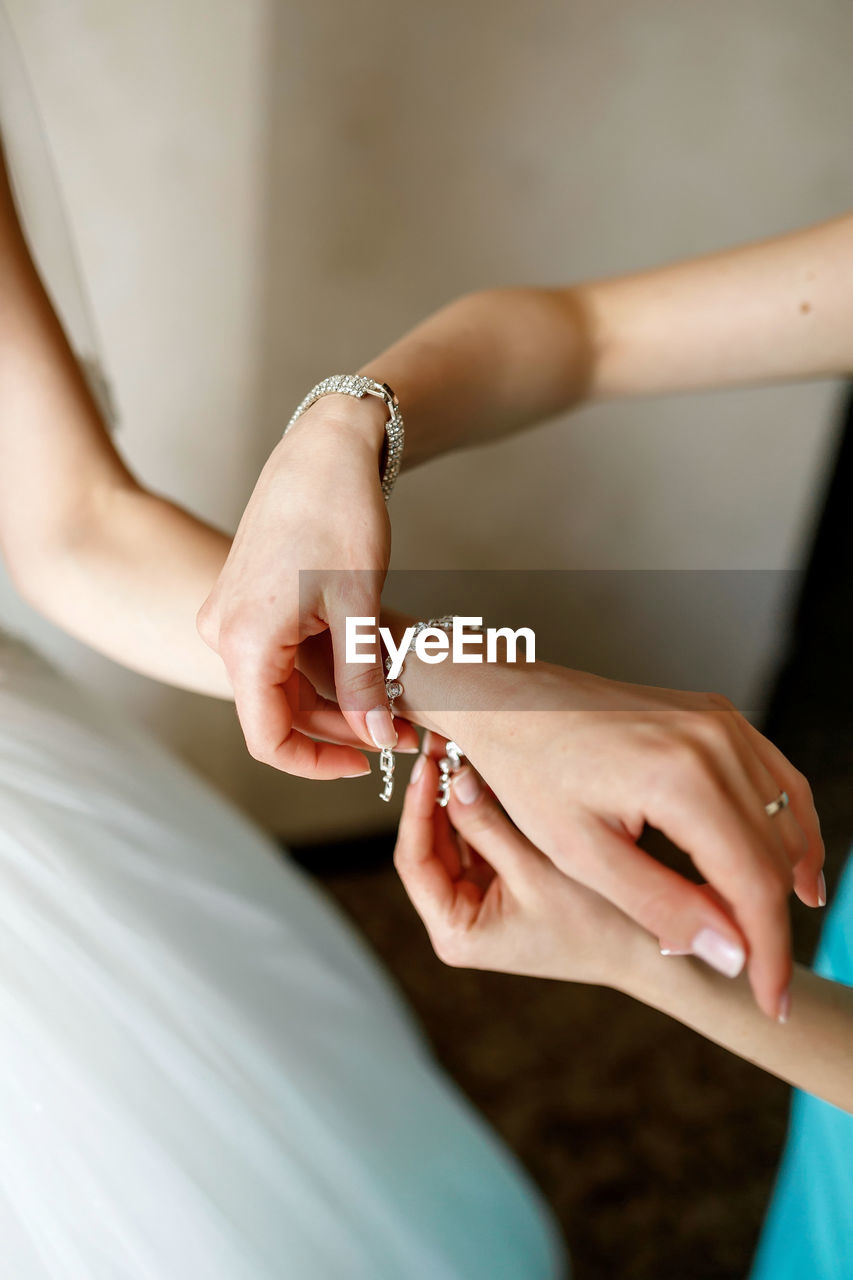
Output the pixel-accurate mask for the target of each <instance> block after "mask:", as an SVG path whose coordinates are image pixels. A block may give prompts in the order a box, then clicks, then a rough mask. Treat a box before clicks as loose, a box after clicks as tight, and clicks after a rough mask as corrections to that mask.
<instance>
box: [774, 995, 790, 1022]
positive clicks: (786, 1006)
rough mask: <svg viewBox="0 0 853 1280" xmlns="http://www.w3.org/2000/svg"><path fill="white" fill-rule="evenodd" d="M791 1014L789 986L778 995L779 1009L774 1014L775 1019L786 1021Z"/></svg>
mask: <svg viewBox="0 0 853 1280" xmlns="http://www.w3.org/2000/svg"><path fill="white" fill-rule="evenodd" d="M790 1016H791V988H790V987H788V990H787V991H783V992H782V994H781V996H780V997H779V1009H778V1012H777V1014H776V1021H777V1022H781V1023H783V1024H784V1023H786V1022H787V1021H788V1019H789V1018H790Z"/></svg>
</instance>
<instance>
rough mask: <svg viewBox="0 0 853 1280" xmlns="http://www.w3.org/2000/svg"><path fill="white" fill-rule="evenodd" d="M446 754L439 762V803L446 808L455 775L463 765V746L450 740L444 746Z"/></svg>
mask: <svg viewBox="0 0 853 1280" xmlns="http://www.w3.org/2000/svg"><path fill="white" fill-rule="evenodd" d="M444 750H445V752H446V755H443V756H442V757H441V759H440V760H439V762H438V797H437V799H438V803H439V805H440V806H441V808H442V809H446V808H447V806H448V803H449V801H450V784H451V782H452V781H453V775H454V773H456V772H457V770H458V769H459V768H460V767H461V765H462V761H463V760H464V758H465V757H464V755H463V753H462V748H461V747H460V746H459V744H458V743H456V742H453V741H452V739H451V740H448V743H447V746H446V747H445V748H444Z"/></svg>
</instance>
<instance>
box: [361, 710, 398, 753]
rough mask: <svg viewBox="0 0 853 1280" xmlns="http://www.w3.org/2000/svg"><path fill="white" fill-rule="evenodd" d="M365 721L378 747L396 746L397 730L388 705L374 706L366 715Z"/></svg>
mask: <svg viewBox="0 0 853 1280" xmlns="http://www.w3.org/2000/svg"><path fill="white" fill-rule="evenodd" d="M364 722H365V724H366V725H367V732H368V733H369V734H370V736H371V738H372V739H373V741H374V742H375V744H376V746H377V747H396V745H397V730H396V729H395V728H394V721H393V720H392V719H391V712H390V711H389V710H388V708H387V707H372V708H371V710H370V711H368V713H367V715H366V716H365V717H364Z"/></svg>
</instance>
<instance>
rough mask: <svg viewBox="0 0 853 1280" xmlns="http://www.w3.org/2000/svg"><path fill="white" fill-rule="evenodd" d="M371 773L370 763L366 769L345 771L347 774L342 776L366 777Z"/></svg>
mask: <svg viewBox="0 0 853 1280" xmlns="http://www.w3.org/2000/svg"><path fill="white" fill-rule="evenodd" d="M369 773H370V765H368V766H367V768H366V769H359V771H358V773H345V774H343V775H342V777H344V778H366V777H367V775H368V774H369Z"/></svg>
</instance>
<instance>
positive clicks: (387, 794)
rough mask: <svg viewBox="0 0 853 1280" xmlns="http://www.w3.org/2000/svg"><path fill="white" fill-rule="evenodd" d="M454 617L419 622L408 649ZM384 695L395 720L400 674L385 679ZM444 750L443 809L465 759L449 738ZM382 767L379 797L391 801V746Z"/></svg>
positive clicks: (446, 626)
mask: <svg viewBox="0 0 853 1280" xmlns="http://www.w3.org/2000/svg"><path fill="white" fill-rule="evenodd" d="M453 618H454V615H453V614H452V613H446V614H444V616H443V617H441V618H430V619H429V621H428V622H416V623H415V626H414V630H413V632H412V637H411V639H410V641H409V648H411V646H412V644H413V643H414V642H415V640H417V638H418V636H419V635H420V633H421V632H422V631H426V630H427V629H428V628H430V627H434V628H437V629H438V630H439V631H447V632H449V631H450V630H451V628H452V627H453ZM472 630H481V628H479V627H475V628H472ZM407 657H408V650H407V651H406V654H405V655H404V656H403V665H404V666H405V663H406V658H407ZM392 666H393V663H392V661H391V659H390V658H386V659H385V670H386V671H389V670H390V669H391V667H392ZM402 674H403V672H402V669H401V671H400V675H402ZM385 694H386V696H387V698H388V710H389V711H390V712H391V719H392V720H393V719H394V703H395V702H396V701H397V699H398V698H402V696H403V685H402V682H401V681H400V679H399V677H398V678H397V679H396V680H386V681H385ZM445 753H446V754H445V755H443V756H442V758H441V759H440V760H439V762H438V772H439V780H438V797H437V799H438V803H439V804H440V805H441V807H442V809H445V808H446V807H447V804H448V801H449V800H450V783H451V781H452V778H453V774H454V773H456V771H457V769H459V768H461V765H462V760H463V758H464V756H463V753H462V748H461V747H460V746H458V745H457V743H455V742H452V741H448V743H447V746H446V747H445ZM379 770H380V772H381V774H382V780H383V783H384V785H383V788H382V790H381V791H380V793H379V799H380V800H386V801H387V800H390V799H391V797H392V795H393V794H394V752H393V751H392V750H391V748H390V747H383V748H382V751H381V752H380V755H379Z"/></svg>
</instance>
